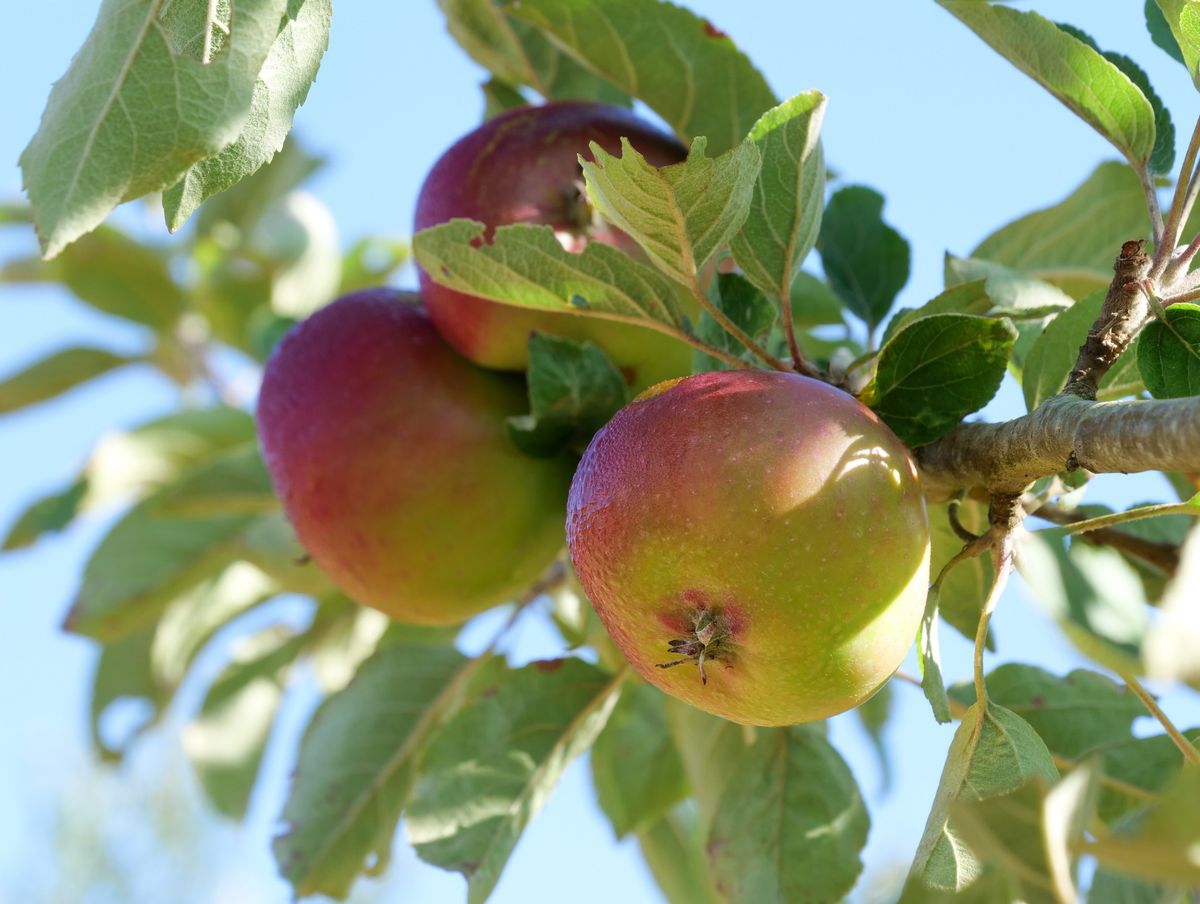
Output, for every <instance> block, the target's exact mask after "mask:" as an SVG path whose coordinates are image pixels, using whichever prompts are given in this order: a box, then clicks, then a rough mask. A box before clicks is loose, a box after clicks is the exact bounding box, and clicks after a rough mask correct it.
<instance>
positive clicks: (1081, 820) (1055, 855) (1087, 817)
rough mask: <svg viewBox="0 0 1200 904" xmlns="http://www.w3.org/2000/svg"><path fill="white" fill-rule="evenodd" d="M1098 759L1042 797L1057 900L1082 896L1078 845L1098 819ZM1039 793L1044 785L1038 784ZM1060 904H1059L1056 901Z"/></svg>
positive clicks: (1048, 859)
mask: <svg viewBox="0 0 1200 904" xmlns="http://www.w3.org/2000/svg"><path fill="white" fill-rule="evenodd" d="M1099 778H1100V775H1099V769H1098V767H1097V763H1096V760H1095V758H1092V759H1089V760H1088V761H1087V762H1085V763H1083V764H1081V765H1080V766H1078V767H1076V768H1075V769H1073V770H1071V772H1069V773H1068V774H1067V775H1066V776H1065V777H1064V778H1063V779H1062V781H1060V782H1059V783H1058V784H1057V785H1055V786H1054V787H1053V788H1051V789H1050V791H1049V793H1048V794H1046V795H1045V796H1044V797H1043V798H1042V802H1041V803H1042V805H1041V813H1040V816H1041V819H1040V820H1038V822H1040V823H1041V827H1042V831H1041V835H1042V843H1043V845H1044V848H1045V854H1046V863H1047V866H1048V867H1049V870H1048V871H1049V874H1050V879H1051V882H1052V884H1053V886H1054V891H1055V895H1056V898H1057V901H1073V900H1075V899H1076V898H1077V897H1078V884H1077V865H1078V864H1077V861H1078V853H1077V851H1078V846H1079V842H1080V841H1082V840H1083V838H1084V833H1085V832H1087V831H1089V830H1090V828H1091V825H1092V822H1093V820H1094V819H1095V817H1096V800H1097V797H1098V795H1099V791H1100V782H1099ZM1036 787H1038V790H1041V786H1040V785H1037V786H1036ZM1056 904H1057V902H1056Z"/></svg>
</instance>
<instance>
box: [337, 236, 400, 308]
mask: <svg viewBox="0 0 1200 904" xmlns="http://www.w3.org/2000/svg"><path fill="white" fill-rule="evenodd" d="M408 254H409V250H408V245H407V244H406V243H404V242H401V241H397V240H396V239H388V238H381V237H379V236H368V237H367V238H365V239H359V240H358V241H357V242H355V243H354V244H353V245H351V246H350V250H349V251H347V252H346V254H345V255H344V256H343V257H342V284H341V285H340V286H339V287H338V290H337V294H338V295H339V296H341V295H349V294H350V293H351V292H357V291H358V290H359V289H369V288H371V287H373V286H381V285H383V284H384V283H386V282H387V281H388V280H389V279H390V278H391V277H392V274H394V273H395V272H396V271H397V270H398V269H400V267H402V266H404V264H405V263H406V262H407V261H408Z"/></svg>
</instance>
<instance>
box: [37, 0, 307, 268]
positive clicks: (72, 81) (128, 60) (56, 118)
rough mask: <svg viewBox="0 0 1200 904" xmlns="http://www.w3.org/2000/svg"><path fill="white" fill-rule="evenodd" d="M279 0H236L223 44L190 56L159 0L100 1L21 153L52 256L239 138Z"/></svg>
mask: <svg viewBox="0 0 1200 904" xmlns="http://www.w3.org/2000/svg"><path fill="white" fill-rule="evenodd" d="M286 9H287V2H286V0H239V3H238V6H237V16H236V21H234V22H233V23H232V30H231V33H230V35H229V38H228V40H226V41H225V42H224V46H223V47H221V48H220V52H219V53H217V54H216V55H215V57H212V58H210V59H196V58H192V57H191V56H190V55H189V54H188V53H187V48H185V47H176V46H173V45H172V42H171V39H172V38H173V37H174V36H173V35H172V34H171V30H170V28H169V27H162V25H161V23H160V22H159V17H160V15H161V14H162V12H163V11H162V10H161V9H160V4H155V3H149V2H137V3H134V4H129V3H123V2H118V0H105V2H104V3H103V4H102V5H101V7H100V12H99V14H98V16H97V19H96V23H95V25H94V26H93V27H92V31H91V33H90V34H89V35H88V37H87V39H86V40H85V41H84V44H83V47H82V48H80V50H79V51H78V52H77V53H76V54H75V57H74V58H73V59H72V61H71V65H70V68H69V69H68V70H67V73H66V74H65V75H64V76H63V77H62V78H61V79H59V80H58V81H57V82H56V83H55V85H54V88H53V90H52V91H51V92H50V99H49V100H48V101H47V102H46V110H45V112H44V113H43V114H42V121H41V125H40V126H39V128H38V132H37V134H36V135H34V137H33V140H32V141H30V143H29V146H28V147H26V148H25V150H24V152H23V153H22V154H21V170H22V173H23V175H24V184H25V188H26V190H27V191H28V193H29V198H30V201H31V202H32V204H33V209H34V216H35V218H36V220H37V226H38V237H39V240H40V241H41V244H42V250H43V251H44V253H45V254H46V256H47V257H53V256H54V255H56V254H58V253H59V252H60V251H61V250H62V249H63V248H64V247H66V246H67V245H68V244H70V243H71V242H72V241H74V240H75V239H77V238H79V237H80V236H81V235H83V234H84V233H86V232H88V231H90V230H92V229H94V228H95V227H96V226H98V225H99V224H100V221H101V220H103V219H104V218H105V217H106V216H107V215H108V213H109V212H110V211H111V210H112V209H113V208H114V207H116V206H117V205H118V204H120V203H121V202H122V201H128V200H131V199H133V198H138V197H141V196H142V195H145V194H149V193H150V192H154V191H158V190H160V189H163V188H166V187H167V186H168V185H171V184H173V183H175V182H176V181H178V180H179V178H180V176H182V175H183V173H184V172H185V171H186V170H187V169H188V167H190V166H191V165H192V164H194V163H196V162H197V161H199V160H203V159H204V158H205V157H208V156H209V155H210V154H214V153H216V152H217V151H220V150H221V149H223V148H224V147H226V146H227V145H228V144H230V143H231V142H232V141H234V140H235V139H236V138H237V136H238V135H239V134H240V133H241V131H242V129H243V127H244V125H245V123H246V119H247V116H248V115H249V113H250V108H251V95H252V92H253V89H254V85H255V81H256V79H257V78H258V74H259V71H260V70H261V69H262V66H263V62H264V61H265V60H266V58H267V54H268V52H269V51H270V49H271V45H272V43H273V41H274V40H275V36H276V34H277V33H278V31H279V23H280V20H281V18H282V17H283V14H284V11H285V10H286ZM188 38H189V39H190V38H191V35H189V36H188Z"/></svg>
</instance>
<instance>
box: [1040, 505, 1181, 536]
mask: <svg viewBox="0 0 1200 904" xmlns="http://www.w3.org/2000/svg"><path fill="white" fill-rule="evenodd" d="M1162 515H1191V516H1192V517H1193V518H1200V506H1198V505H1195V504H1193V503H1191V502H1164V503H1162V504H1161V505H1141V506H1138V507H1137V508H1132V509H1130V510H1129V511H1127V512H1113V513H1112V514H1109V515H1098V516H1096V517H1095V518H1077V519H1075V520H1074V521H1072V522H1069V523H1068V526H1067V533H1069V534H1085V533H1088V532H1089V531H1096V530H1100V529H1101V528H1106V527H1113V526H1115V525H1118V524H1128V523H1129V522H1131V521H1145V520H1146V519H1147V518H1158V517H1161V516H1162ZM1047 520H1052V519H1047Z"/></svg>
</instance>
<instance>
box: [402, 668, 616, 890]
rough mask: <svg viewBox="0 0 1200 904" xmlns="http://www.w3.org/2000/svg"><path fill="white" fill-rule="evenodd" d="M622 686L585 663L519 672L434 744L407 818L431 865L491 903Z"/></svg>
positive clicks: (470, 707)
mask: <svg viewBox="0 0 1200 904" xmlns="http://www.w3.org/2000/svg"><path fill="white" fill-rule="evenodd" d="M623 680H624V675H623V674H618V675H617V676H616V677H615V678H614V677H612V676H609V675H606V674H604V673H603V672H601V671H600V670H599V669H597V668H595V667H594V666H590V665H588V664H586V663H584V662H582V661H580V660H578V659H555V660H548V661H544V662H535V663H532V664H531V665H528V666H526V667H524V668H521V669H516V670H513V671H509V672H507V673H506V674H504V675H502V676H501V677H500V678H499V680H497V681H496V682H495V683H494V684H491V685H490V686H489V687H487V688H485V689H484V690H483V691H482V692H480V693H479V695H478V696H476V697H475V698H474V699H473V700H471V702H469V703H468V704H467V705H466V706H464V707H463V708H462V709H461V710H460V711H459V712H458V713H457V714H456V715H455V716H454V717H453V718H452V719H451V720H450V722H449V723H448V724H447V725H446V726H445V727H444V728H443V729H442V730H441V731H440V732H439V733H438V734H437V735H436V736H435V737H434V738H433V739H432V740H431V742H430V745H429V749H428V750H427V751H426V752H425V755H424V757H423V758H422V760H421V763H420V767H419V775H418V778H417V782H416V785H415V787H414V789H413V797H412V801H411V802H410V804H409V807H408V811H407V814H406V825H407V828H408V838H409V841H411V842H412V844H413V847H414V848H415V849H416V852H417V856H419V857H420V858H421V859H422V860H424V861H425V862H426V863H431V864H433V865H434V866H438V867H441V868H442V869H452V870H455V871H457V872H461V873H463V875H465V876H466V877H467V901H468V902H469V904H481V902H483V901H485V900H486V899H487V897H488V895H490V894H491V892H492V889H494V888H495V886H496V882H497V880H498V879H499V878H500V872H501V870H502V869H503V868H504V864H505V863H506V862H507V860H508V858H509V855H510V854H511V853H512V850H513V848H514V847H515V846H516V843H517V841H518V839H519V838H520V836H521V832H522V831H524V829H525V826H526V825H528V823H529V821H530V820H531V819H532V818H533V817H534V816H535V815H536V814H537V812H538V811H539V810H540V809H541V808H542V805H543V804H544V803H545V802H546V800H547V798H548V797H549V796H550V793H551V792H552V791H553V789H554V785H555V784H556V783H557V782H558V779H559V776H561V775H562V772H563V770H564V769H566V767H567V765H568V764H569V763H570V762H571V760H573V759H574V758H575V757H576V756H578V755H579V754H580V753H582V752H583V751H584V750H586V749H587V748H588V747H589V746H590V745H591V743H592V742H593V741H594V740H595V738H596V736H597V735H598V734H599V732H600V730H601V729H602V728H603V727H604V724H605V722H606V721H607V720H608V717H609V715H610V713H611V712H612V709H613V706H614V705H615V704H616V702H617V695H618V692H619V689H620V684H621V682H622V681H623Z"/></svg>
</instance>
